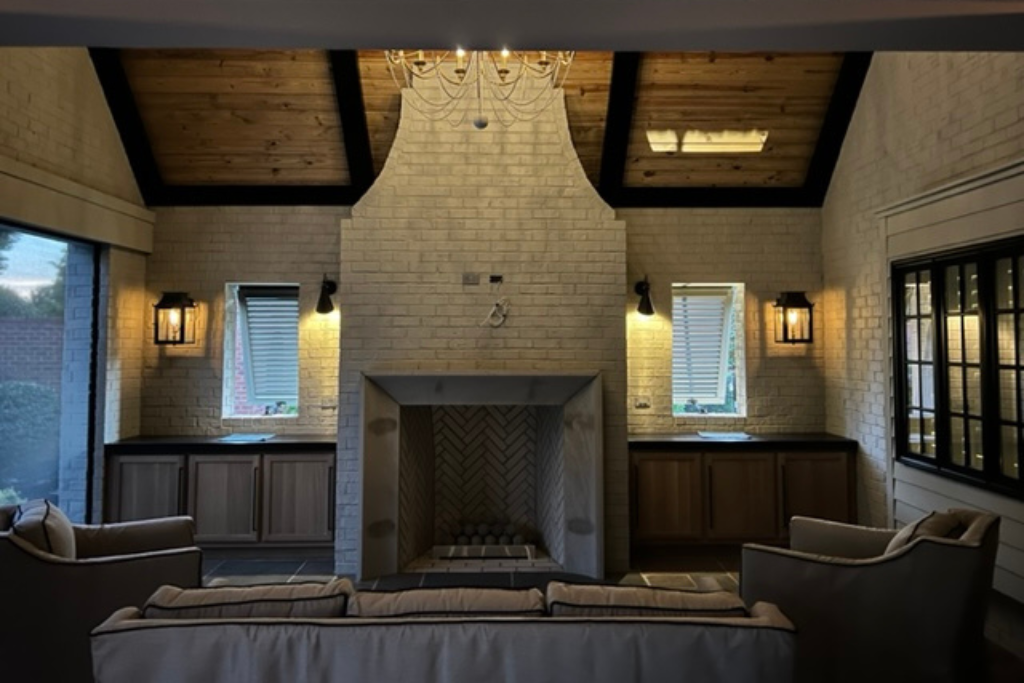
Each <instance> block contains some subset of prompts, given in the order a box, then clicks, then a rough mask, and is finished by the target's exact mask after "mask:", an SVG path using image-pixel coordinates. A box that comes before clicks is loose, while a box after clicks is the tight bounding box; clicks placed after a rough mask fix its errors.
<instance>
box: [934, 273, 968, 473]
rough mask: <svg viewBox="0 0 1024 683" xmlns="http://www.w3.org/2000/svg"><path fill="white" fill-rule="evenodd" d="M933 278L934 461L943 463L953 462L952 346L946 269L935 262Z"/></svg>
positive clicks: (942, 465) (943, 464)
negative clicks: (949, 346) (950, 445)
mask: <svg viewBox="0 0 1024 683" xmlns="http://www.w3.org/2000/svg"><path fill="white" fill-rule="evenodd" d="M931 274H932V277H931V281H932V328H933V329H934V330H935V332H934V335H933V336H934V342H933V351H932V354H933V356H934V359H935V364H934V366H933V370H934V372H935V440H936V441H938V443H937V444H936V445H935V461H936V463H937V464H938V465H939V466H940V467H946V466H948V465H949V464H950V463H951V462H952V457H951V453H950V448H949V441H950V438H951V433H952V432H951V430H950V424H949V422H950V415H949V410H950V408H949V357H948V356H947V354H948V353H949V348H948V345H947V343H946V340H947V335H948V334H949V330H948V326H947V324H946V269H945V268H943V267H941V266H937V265H933V266H932V267H931ZM961 348H962V347H961Z"/></svg>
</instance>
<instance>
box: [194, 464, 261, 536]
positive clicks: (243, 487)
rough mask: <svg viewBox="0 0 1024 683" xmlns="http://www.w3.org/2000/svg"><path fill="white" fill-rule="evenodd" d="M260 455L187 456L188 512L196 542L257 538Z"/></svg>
mask: <svg viewBox="0 0 1024 683" xmlns="http://www.w3.org/2000/svg"><path fill="white" fill-rule="evenodd" d="M259 479H260V456H258V455H194V456H192V457H190V458H189V496H188V500H189V505H188V513H189V514H190V515H192V518H193V519H195V522H196V542H197V543H223V542H238V541H241V542H255V541H257V540H259V488H260V480H259Z"/></svg>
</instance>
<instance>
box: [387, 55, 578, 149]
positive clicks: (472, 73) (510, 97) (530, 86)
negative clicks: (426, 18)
mask: <svg viewBox="0 0 1024 683" xmlns="http://www.w3.org/2000/svg"><path fill="white" fill-rule="evenodd" d="M384 54H385V56H386V57H387V63H388V69H389V70H390V71H391V77H392V78H393V79H394V81H395V85H397V86H398V87H399V88H407V89H408V91H409V92H410V93H412V96H411V97H409V98H407V100H406V101H407V102H408V103H409V104H410V106H412V107H413V108H414V109H416V111H418V112H420V113H421V114H423V115H424V116H426V117H427V118H428V119H430V120H432V121H441V120H444V121H447V122H448V123H449V124H450V125H451V126H452V127H456V126H459V125H461V124H463V123H464V122H465V121H466V119H467V118H469V117H472V121H473V126H475V127H476V128H478V129H481V130H482V129H484V128H486V127H487V125H488V123H489V122H490V120H491V118H492V117H493V118H494V119H495V120H496V121H498V123H500V124H501V125H502V126H505V127H506V128H507V127H509V126H511V125H512V124H513V123H515V122H517V121H529V120H532V119H535V118H537V117H538V116H540V114H541V113H542V112H543V111H544V110H545V109H546V108H547V107H548V105H550V104H551V102H552V101H553V100H554V99H555V96H556V94H557V92H558V89H559V88H561V87H562V84H563V83H564V82H565V79H566V76H568V74H569V66H570V65H571V64H572V60H573V57H574V56H575V54H576V53H575V52H565V51H558V52H548V51H546V50H540V51H532V52H513V51H511V50H508V49H504V50H501V51H500V52H489V51H476V50H474V51H471V52H467V51H466V50H463V49H462V48H459V49H457V50H455V51H454V52H452V51H431V50H387V51H385V53H384Z"/></svg>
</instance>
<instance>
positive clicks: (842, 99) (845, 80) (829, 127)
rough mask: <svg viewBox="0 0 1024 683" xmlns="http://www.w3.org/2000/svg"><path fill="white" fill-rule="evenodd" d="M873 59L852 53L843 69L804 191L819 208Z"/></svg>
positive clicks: (838, 77) (809, 168)
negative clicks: (814, 200) (815, 201)
mask: <svg viewBox="0 0 1024 683" xmlns="http://www.w3.org/2000/svg"><path fill="white" fill-rule="evenodd" d="M871 56H872V53H870V52H850V53H848V54H847V55H846V57H845V58H843V65H842V66H841V67H840V68H839V75H838V76H837V77H836V85H835V87H834V88H833V90H832V99H831V100H829V104H828V111H827V112H825V120H824V121H823V122H822V124H821V132H820V133H819V134H818V144H817V145H816V146H815V148H814V155H813V156H812V157H811V163H810V165H809V166H808V168H807V178H806V180H804V190H805V191H807V192H808V194H810V195H812V196H813V197H815V198H816V200H817V204H815V206H821V205H822V204H824V203H825V195H827V194H828V186H829V184H830V183H831V182H832V173H833V172H834V171H835V169H836V163H838V161H839V153H840V152H841V151H842V149H843V141H844V140H845V139H846V131H847V130H848V129H849V127H850V120H851V119H853V112H854V111H855V110H856V109H857V100H858V99H859V98H860V91H861V88H863V87H864V79H866V78H867V75H868V69H869V68H870V66H871Z"/></svg>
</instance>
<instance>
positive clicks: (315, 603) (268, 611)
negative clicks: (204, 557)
mask: <svg viewBox="0 0 1024 683" xmlns="http://www.w3.org/2000/svg"><path fill="white" fill-rule="evenodd" d="M354 592H355V589H354V588H353V586H352V582H351V581H349V580H348V579H334V580H333V581H331V582H329V583H283V584H277V585H273V586H232V587H218V588H191V589H182V588H178V587H176V586H161V587H160V588H158V589H157V591H156V592H155V593H153V595H151V596H150V598H149V600H147V601H146V604H145V606H143V608H142V615H143V617H144V618H146V619H249V618H256V619H260V618H262V619H288V618H297V619H330V618H332V617H343V616H345V611H346V608H347V604H348V599H349V597H350V596H351V595H352V594H353V593H354Z"/></svg>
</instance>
